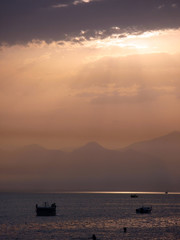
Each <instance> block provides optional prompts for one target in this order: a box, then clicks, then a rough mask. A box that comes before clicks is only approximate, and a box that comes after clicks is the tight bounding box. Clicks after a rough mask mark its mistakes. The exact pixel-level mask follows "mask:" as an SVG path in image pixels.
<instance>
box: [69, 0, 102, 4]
mask: <svg viewBox="0 0 180 240" xmlns="http://www.w3.org/2000/svg"><path fill="white" fill-rule="evenodd" d="M95 1H100V0H75V1H74V2H73V4H74V5H78V4H82V3H90V2H95Z"/></svg>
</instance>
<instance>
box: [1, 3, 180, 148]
mask: <svg viewBox="0 0 180 240" xmlns="http://www.w3.org/2000/svg"><path fill="white" fill-rule="evenodd" d="M179 39H180V1H179V0H150V1H144V0H1V1H0V148H14V147H18V146H23V145H28V144H39V145H41V146H44V147H47V148H54V149H55V148H56V149H60V148H63V149H70V148H75V147H77V146H81V145H83V144H85V143H87V142H89V141H96V142H98V143H100V144H101V145H103V146H105V147H107V148H119V147H123V146H127V145H128V144H131V143H133V142H138V141H142V140H146V139H151V138H154V137H156V136H160V135H164V134H167V133H169V132H171V131H180V124H179V123H180V44H179Z"/></svg>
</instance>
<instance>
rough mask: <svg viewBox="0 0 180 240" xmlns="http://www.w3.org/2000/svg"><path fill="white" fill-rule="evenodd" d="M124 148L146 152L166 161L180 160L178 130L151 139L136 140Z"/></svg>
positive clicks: (179, 135)
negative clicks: (136, 141)
mask: <svg viewBox="0 0 180 240" xmlns="http://www.w3.org/2000/svg"><path fill="white" fill-rule="evenodd" d="M126 149H133V150H136V151H138V152H143V153H147V154H150V155H153V156H156V157H158V158H160V159H162V160H164V161H167V162H168V161H172V162H176V161H179V160H180V132H177V131H176V132H172V133H169V134H167V135H165V136H161V137H157V138H155V139H152V140H148V141H144V142H138V143H135V144H132V145H130V146H128V147H127V148H126Z"/></svg>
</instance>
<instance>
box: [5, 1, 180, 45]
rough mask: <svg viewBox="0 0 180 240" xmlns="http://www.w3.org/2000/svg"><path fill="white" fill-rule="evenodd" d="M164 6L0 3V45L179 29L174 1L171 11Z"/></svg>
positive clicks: (29, 2) (110, 2)
mask: <svg viewBox="0 0 180 240" xmlns="http://www.w3.org/2000/svg"><path fill="white" fill-rule="evenodd" d="M90 3H91V4H90ZM164 5H166V1H165V0H161V1H160V2H157V1H156V0H151V1H148V2H147V1H144V0H136V1H134V0H122V1H119V0H112V1H109V0H103V1H102V0H101V1H96V0H94V1H91V0H76V1H72V0H67V1H63V2H62V1H61V2H59V1H55V0H44V1H43V0H39V1H37V0H27V1H23V0H17V1H13V0H1V1H0V16H1V21H0V29H1V35H0V43H1V44H3V43H8V44H15V43H22V44H26V43H27V42H31V41H32V40H33V39H39V40H44V41H46V42H52V41H63V40H66V39H67V36H77V35H78V34H79V33H80V32H81V31H86V32H88V33H89V38H90V37H94V34H95V33H103V34H101V37H102V38H103V37H107V36H108V34H109V31H110V30H112V29H113V28H114V27H116V30H117V29H120V30H121V34H123V33H125V32H142V31H148V30H157V29H167V28H179V27H180V14H179V8H178V1H173V3H172V6H171V8H166V7H162V8H161V9H158V7H159V6H164ZM52 6H53V7H52ZM160 10H161V11H160ZM114 30H115V29H114Z"/></svg>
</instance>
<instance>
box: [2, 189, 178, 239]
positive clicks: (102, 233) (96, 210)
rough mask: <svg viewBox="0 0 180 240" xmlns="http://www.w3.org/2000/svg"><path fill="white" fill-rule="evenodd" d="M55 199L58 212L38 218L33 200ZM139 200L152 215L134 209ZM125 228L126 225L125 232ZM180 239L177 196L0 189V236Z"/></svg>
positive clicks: (15, 237)
mask: <svg viewBox="0 0 180 240" xmlns="http://www.w3.org/2000/svg"><path fill="white" fill-rule="evenodd" d="M44 201H48V202H49V203H52V202H56V205H57V216H55V217H36V214H35V204H36V203H38V204H41V203H42V202H44ZM142 204H146V205H152V207H153V211H152V213H151V214H144V215H141V214H136V212H135V209H136V208H137V207H140V206H141V205H142ZM123 227H127V232H126V233H124V231H123ZM92 234H96V237H97V238H98V239H101V240H111V239H113V240H119V239H149V240H150V239H157V240H161V239H163V240H165V239H168V240H173V239H176V240H178V239H180V195H175V194H174V195H173V194H168V195H167V194H139V197H138V198H131V197H130V194H98V193H96V194H95V193H94V194H92V193H91V194H83V193H81V194H80V193H79V194H75V193H74V194H72V193H64V194H58V193H57V194H12V193H11V194H10V193H9V194H8V193H6V194H5V193H1V194H0V239H2V240H13V239H16V240H26V239H27V240H32V239H33V240H49V239H51V240H52V239H53V240H66V239H67V240H70V239H81V240H85V239H88V238H90V237H91V236H92Z"/></svg>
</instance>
